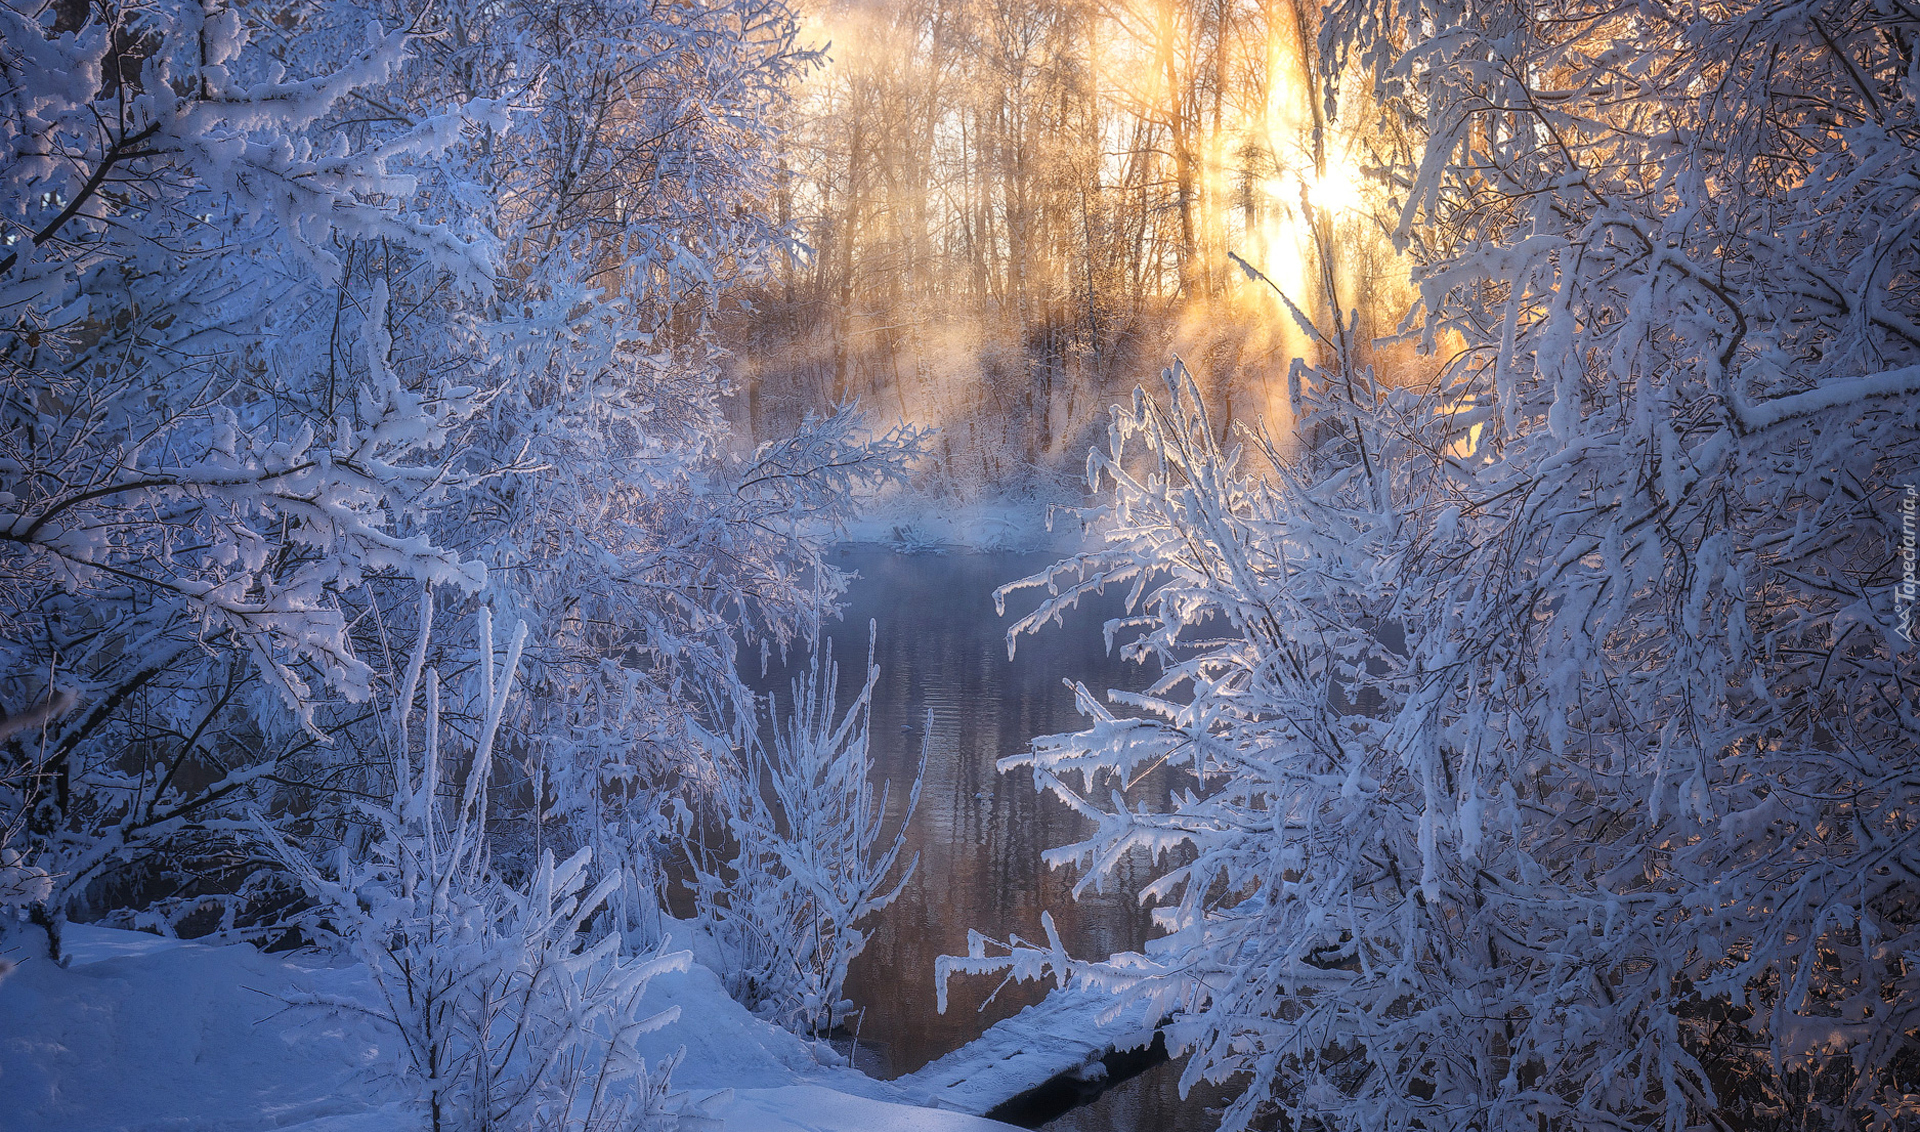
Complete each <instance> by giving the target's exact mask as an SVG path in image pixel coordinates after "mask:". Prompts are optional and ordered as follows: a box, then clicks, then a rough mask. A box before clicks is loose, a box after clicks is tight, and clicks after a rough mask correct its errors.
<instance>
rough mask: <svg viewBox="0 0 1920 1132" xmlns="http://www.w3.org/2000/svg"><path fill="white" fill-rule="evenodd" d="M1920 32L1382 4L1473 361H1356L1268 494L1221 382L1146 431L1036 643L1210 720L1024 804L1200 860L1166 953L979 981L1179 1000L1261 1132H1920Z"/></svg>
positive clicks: (1129, 424) (1056, 951)
mask: <svg viewBox="0 0 1920 1132" xmlns="http://www.w3.org/2000/svg"><path fill="white" fill-rule="evenodd" d="M1916 34H1920V26H1916V23H1915V21H1914V19H1913V17H1912V15H1911V14H1910V13H1908V12H1906V11H1905V10H1904V9H1901V8H1899V7H1898V6H1886V5H1855V4H1824V3H1815V4H1806V5H1798V6H1793V7H1789V8H1779V7H1764V6H1739V5H1735V6H1733V7H1721V8H1713V9H1693V8H1689V9H1686V10H1684V11H1682V10H1668V9H1655V8H1649V7H1647V6H1637V7H1633V8H1628V9H1621V8H1616V7H1609V6H1607V5H1587V4H1584V3H1580V2H1578V0H1575V2H1568V3H1560V2H1555V3H1550V4H1547V5H1545V6H1541V5H1531V6H1522V5H1512V4H1506V3H1498V2H1496V3H1491V4H1473V5H1465V6H1461V5H1455V4H1449V3H1435V4H1429V3H1424V2H1419V0H1415V2H1411V3H1404V4H1401V3H1396V4H1388V5H1380V4H1375V3H1371V2H1365V0H1354V2H1353V3H1345V4H1336V5H1334V6H1333V7H1331V8H1330V9H1329V12H1328V16H1327V22H1326V24H1325V30H1324V35H1323V38H1322V50H1323V52H1324V53H1325V58H1326V60H1327V66H1328V70H1329V73H1330V74H1333V75H1335V76H1337V75H1338V74H1339V73H1340V72H1341V70H1342V68H1344V67H1346V66H1347V65H1349V64H1353V65H1357V66H1359V67H1360V68H1361V69H1362V70H1363V72H1364V73H1365V75H1366V76H1367V77H1369V78H1371V79H1372V80H1373V82H1374V83H1375V84H1376V87H1375V90H1376V93H1378V94H1379V95H1380V96H1381V98H1382V99H1383V103H1382V105H1383V107H1384V112H1385V119H1384V121H1383V129H1382V130H1381V131H1380V133H1379V138H1380V141H1379V143H1378V146H1379V148H1378V150H1377V152H1376V153H1375V154H1374V155H1373V159H1374V161H1375V162H1376V163H1377V165H1378V167H1380V168H1382V169H1384V170H1386V171H1388V172H1389V173H1390V174H1391V176H1390V177H1388V178H1387V180H1388V181H1389V182H1390V184H1391V185H1392V186H1396V187H1395V188H1393V189H1392V190H1391V191H1392V192H1393V194H1394V195H1395V200H1394V203H1395V204H1396V205H1397V206H1398V209H1399V211H1398V217H1397V233H1398V237H1399V239H1400V240H1401V241H1402V242H1403V243H1404V245H1405V246H1406V247H1407V248H1408V250H1409V251H1410V252H1411V253H1412V254H1413V255H1414V257H1415V260H1416V262H1417V263H1418V265H1419V270H1418V275H1417V278H1418V280H1419V282H1420V284H1421V288H1422V296H1423V297H1422V300H1421V307H1420V308H1419V309H1418V310H1416V311H1415V312H1413V315H1412V316H1411V318H1410V322H1409V325H1410V326H1413V327H1415V328H1416V330H1417V331H1418V332H1420V333H1422V334H1424V336H1425V337H1426V340H1427V342H1428V344H1429V345H1430V346H1439V345H1447V346H1448V348H1449V349H1450V350H1452V351H1454V353H1453V355H1452V359H1451V361H1450V363H1449V364H1447V365H1446V366H1444V367H1443V368H1442V370H1441V372H1440V374H1439V376H1438V377H1436V378H1433V379H1431V380H1425V381H1419V382H1415V383H1412V384H1409V385H1406V386H1403V387H1398V388H1393V387H1388V386H1387V385H1386V384H1384V383H1383V382H1381V381H1378V380H1376V376H1375V375H1374V374H1373V373H1372V372H1371V371H1370V370H1368V369H1365V368H1363V367H1361V366H1359V365H1358V364H1357V363H1356V362H1355V361H1354V353H1355V351H1354V350H1353V348H1352V346H1351V344H1350V342H1349V341H1348V333H1349V332H1347V331H1344V330H1343V329H1342V328H1341V327H1339V326H1334V325H1329V326H1328V327H1326V328H1321V329H1316V328H1314V327H1312V326H1311V325H1308V326H1307V329H1308V331H1309V332H1310V333H1312V334H1313V335H1314V337H1315V342H1316V352H1317V356H1318V358H1319V359H1320V362H1319V364H1317V365H1306V364H1304V363H1303V364H1302V365H1300V366H1299V367H1298V368H1297V369H1296V370H1295V374H1294V377H1295V383H1294V384H1295V390H1294V392H1295V397H1294V400H1295V408H1296V419H1295V427H1296V436H1295V437H1294V438H1293V443H1290V444H1284V445H1283V444H1282V443H1279V442H1276V441H1274V440H1272V439H1271V438H1270V437H1268V436H1267V435H1265V434H1264V433H1259V434H1253V433H1242V434H1241V435H1240V441H1241V443H1243V444H1244V445H1245V447H1244V448H1241V447H1238V446H1236V447H1231V448H1230V447H1226V446H1225V445H1224V443H1223V441H1222V440H1221V438H1220V437H1219V436H1218V434H1217V433H1216V431H1215V430H1214V428H1213V427H1212V426H1211V425H1210V424H1209V422H1208V421H1207V419H1206V415H1205V413H1204V411H1203V409H1202V407H1201V403H1200V401H1199V398H1198V396H1197V394H1196V392H1195V389H1194V386H1193V383H1192V381H1191V380H1190V379H1189V378H1188V377H1187V376H1186V375H1185V373H1184V371H1183V370H1181V369H1179V368H1177V367H1176V369H1175V370H1174V371H1172V372H1171V373H1170V374H1169V379H1168V382H1167V387H1166V390H1165V392H1164V396H1163V397H1159V398H1148V397H1146V396H1144V395H1141V396H1140V397H1138V398H1136V400H1135V402H1134V404H1133V405H1132V406H1130V407H1125V408H1122V409H1119V410H1116V415H1115V422H1114V426H1113V430H1112V434H1111V441H1110V443H1109V445H1108V447H1107V449H1106V450H1105V451H1102V452H1096V453H1094V454H1093V455H1092V456H1091V457H1090V462H1089V479H1090V481H1091V483H1092V486H1094V487H1095V488H1096V489H1097V490H1098V491H1099V492H1100V493H1101V496H1102V502H1101V505H1100V507H1099V508H1097V509H1096V510H1095V512H1094V513H1093V514H1092V515H1091V516H1090V518H1094V519H1097V520H1099V521H1100V522H1101V523H1102V524H1103V529H1104V531H1105V539H1106V545H1105V546H1104V547H1102V548H1099V549H1097V550H1094V551H1091V552H1088V553H1086V554H1083V555H1080V556H1078V557H1076V558H1074V559H1070V560H1068V561H1066V562H1063V563H1061V564H1060V565H1058V566H1056V567H1055V568H1054V569H1052V570H1050V571H1048V572H1047V573H1045V574H1043V575H1040V576H1038V577H1036V578H1033V579H1029V580H1028V582H1027V583H1025V584H1029V585H1034V586H1040V587H1043V588H1044V589H1045V590H1046V592H1047V600H1046V602H1045V603H1044V604H1043V606H1042V608H1041V610H1040V611H1039V612H1038V613H1037V614H1035V616H1034V617H1033V618H1030V619H1029V620H1028V621H1026V622H1024V623H1023V624H1022V626H1021V627H1020V630H1019V631H1023V632H1024V631H1028V630H1031V629H1034V628H1038V627H1040V626H1041V625H1043V624H1045V623H1046V621H1047V619H1048V618H1049V617H1051V616H1052V615H1053V614H1054V613H1056V612H1058V611H1059V610H1060V609H1062V608H1063V607H1065V606H1067V605H1070V604H1072V603H1073V602H1074V601H1075V600H1076V598H1077V597H1078V596H1080V595H1081V594H1083V593H1085V592H1087V591H1088V590H1090V589H1094V588H1098V587H1101V586H1122V587H1125V588H1126V589H1127V592H1128V593H1129V595H1130V600H1131V609H1132V616H1131V618H1130V619H1128V620H1124V621H1120V622H1115V623H1113V624H1112V625H1111V626H1110V629H1109V631H1110V634H1111V635H1112V638H1113V639H1114V640H1115V641H1116V642H1117V644H1118V647H1121V648H1122V649H1123V650H1125V651H1126V652H1128V653H1129V654H1132V655H1136V656H1140V657H1142V658H1147V659H1150V660H1152V661H1153V662H1155V663H1157V664H1158V665H1159V666H1160V668H1161V671H1162V672H1163V673H1164V675H1163V676H1162V677H1161V678H1160V679H1159V680H1158V681H1157V682H1156V683H1155V685H1154V686H1153V687H1152V688H1151V689H1150V690H1149V691H1147V692H1146V693H1143V694H1141V695H1138V696H1118V695H1116V696H1114V697H1112V698H1111V701H1110V703H1111V706H1110V704H1109V703H1103V702H1102V701H1101V700H1100V698H1098V697H1096V696H1094V695H1093V694H1091V692H1089V691H1088V690H1086V689H1081V692H1080V703H1081V707H1082V709H1083V710H1084V711H1085V713H1086V714H1087V716H1088V718H1089V728H1088V729H1087V730H1085V731H1083V732H1080V733H1078V734H1073V735H1060V736H1052V737H1048V738H1043V739H1041V740H1038V741H1036V742H1035V744H1034V745H1033V747H1032V749H1031V750H1030V751H1029V752H1028V753H1026V754H1023V755H1020V756H1016V757H1014V758H1012V759H1009V760H1006V761H1005V762H1004V764H1003V765H1005V766H1008V767H1024V768H1027V769H1029V770H1030V771H1031V773H1032V774H1033V776H1034V781H1035V783H1036V785H1037V786H1038V787H1040V788H1042V789H1046V790H1049V791H1051V792H1053V793H1054V794H1056V795H1057V796H1059V797H1061V798H1063V799H1064V800H1066V801H1067V802H1068V804H1070V805H1072V806H1073V807H1074V808H1075V809H1077V810H1078V811H1080V812H1081V813H1083V814H1085V815H1086V816H1087V817H1088V818H1089V819H1090V820H1091V821H1092V822H1093V823H1095V827H1096V828H1095V831H1094V832H1093V833H1092V834H1091V835H1090V836H1089V837H1088V838H1086V839H1085V840H1083V841H1081V842H1079V843H1077V844H1075V845H1071V846H1065V847H1062V848H1060V849H1058V850H1056V851H1054V853H1053V854H1052V855H1051V858H1050V859H1051V860H1052V861H1054V862H1055V863H1056V864H1061V865H1066V864H1069V863H1071V864H1074V865H1076V866H1077V867H1078V868H1079V869H1080V870H1081V880H1080V883H1081V884H1082V885H1083V886H1085V885H1095V884H1100V883H1103V882H1104V881H1105V880H1106V879H1108V878H1111V877H1112V876H1113V874H1114V871H1115V869H1116V867H1117V866H1118V865H1119V864H1120V862H1121V861H1122V860H1124V859H1125V858H1126V857H1127V856H1128V855H1129V854H1132V853H1136V852H1143V853H1148V854H1152V855H1153V856H1154V858H1155V859H1156V860H1157V861H1158V862H1159V867H1160V878H1159V879H1158V880H1157V881H1156V882H1155V883H1154V884H1152V885H1150V886H1149V887H1148V889H1147V890H1146V893H1145V895H1146V896H1148V897H1151V898H1153V899H1154V900H1155V901H1156V903H1157V905H1158V906H1157V907H1156V909H1155V916H1156V920H1157V923H1158V924H1159V926H1160V927H1161V929H1162V930H1163V933H1164V934H1163V935H1162V936H1161V937H1159V938H1157V939H1155V940H1153V941H1151V942H1150V943H1149V944H1148V945H1147V946H1146V948H1145V949H1144V950H1143V952H1141V953H1139V954H1125V955H1118V956H1113V957H1111V958H1109V959H1107V960H1104V961H1096V962H1090V961H1083V960H1076V959H1073V958H1072V957H1070V956H1068V955H1066V954H1065V953H1064V951H1063V949H1061V948H1060V947H1059V946H1058V944H1057V942H1056V941H1052V940H1049V941H1048V942H1046V943H1044V944H1042V943H1032V944H1029V943H1026V942H1024V941H1020V940H1017V939H1010V940H1008V941H1007V945H1008V946H1006V947H1004V948H1002V947H996V946H994V945H993V941H990V940H987V939H985V938H976V939H975V940H974V945H973V946H972V948H971V949H970V950H971V954H970V955H968V956H965V957H954V958H952V959H949V960H947V961H946V962H945V963H944V964H943V969H944V973H948V974H958V973H966V972H978V973H987V972H995V971H1008V972H1011V973H1013V974H1015V975H1019V976H1022V977H1035V976H1038V975H1041V974H1050V975H1053V976H1054V977H1056V978H1063V979H1064V978H1073V979H1078V980H1082V981H1085V982H1087V983H1090V984H1093V985H1098V986H1105V987H1107V988H1109V989H1112V990H1114V991H1116V992H1118V993H1119V994H1121V995H1122V996H1125V997H1128V998H1145V999H1148V1000H1150V1002H1151V1004H1152V1007H1153V1008H1154V1009H1156V1010H1165V1011H1168V1012H1171V1013H1173V1014H1174V1015H1175V1018H1176V1021H1175V1025H1174V1028H1173V1029H1172V1031H1171V1032H1170V1035H1171V1039H1172V1042H1173V1044H1175V1045H1178V1046H1181V1047H1183V1048H1185V1049H1187V1050H1188V1051H1189V1052H1190V1053H1191V1054H1192V1057H1191V1060H1190V1061H1189V1062H1188V1067H1187V1070H1186V1079H1187V1080H1188V1081H1192V1080H1195V1079H1197V1078H1200V1077H1202V1076H1205V1077H1209V1078H1213V1079H1217V1080H1226V1079H1228V1078H1230V1077H1232V1076H1233V1075H1234V1074H1239V1073H1244V1074H1247V1075H1248V1077H1247V1078H1246V1080H1247V1081H1248V1082H1249V1084H1248V1085H1247V1087H1246V1089H1245V1090H1244V1091H1243V1093H1242V1094H1241V1096H1240V1098H1239V1100H1238V1101H1237V1102H1236V1103H1235V1104H1234V1105H1233V1106H1232V1108H1230V1109H1229V1111H1228V1112H1227V1114H1226V1120H1225V1125H1226V1127H1229V1128H1240V1127H1246V1126H1247V1125H1248V1123H1249V1122H1250V1121H1252V1120H1253V1119H1254V1118H1255V1117H1256V1115H1257V1114H1258V1113H1259V1112H1260V1111H1261V1110H1262V1109H1263V1108H1266V1107H1268V1106H1273V1107H1278V1108H1281V1109H1283V1110H1285V1113H1286V1118H1287V1119H1289V1120H1291V1121H1293V1122H1294V1124H1295V1125H1299V1126H1315V1127H1325V1128H1337V1129H1354V1130H1358V1129H1367V1130H1368V1132H1380V1130H1389V1129H1411V1128H1432V1127H1453V1128H1490V1129H1492V1128H1498V1129H1505V1128H1517V1127H1528V1128H1532V1127H1551V1128H1556V1129H1570V1130H1571V1129H1596V1130H1597V1129H1611V1128H1619V1127H1623V1126H1632V1127H1647V1128H1661V1129H1666V1130H1668V1132H1682V1130H1685V1129H1706V1128H1728V1127H1742V1128H1789V1127H1791V1128H1803V1127H1807V1128H1812V1127H1819V1128H1866V1129H1878V1130H1892V1129H1895V1128H1899V1127H1904V1126H1906V1125H1909V1124H1911V1123H1912V1122H1913V1121H1914V1120H1915V1119H1916V1118H1920V1062H1916V1060H1915V1054H1914V1050H1915V1046H1914V1044H1913V1043H1914V1035H1915V1034H1916V1033H1920V965H1916V961H1915V959H1916V956H1920V914H1916V909H1920V886H1916V882H1915V878H1916V877H1920V837H1916V833H1915V824H1914V816H1913V815H1914V814H1915V813H1916V812H1917V808H1920V778H1916V776H1915V773H1914V768H1915V751H1916V750H1920V717H1917V716H1916V712H1915V708H1914V692H1913V690H1914V688H1915V687H1917V686H1920V651H1916V650H1915V648H1914V647H1913V645H1912V643H1911V641H1910V639H1909V634H1910V626H1906V625H1902V624H1901V623H1900V620H1901V617H1902V616H1903V611H1902V609H1901V607H1900V606H1899V604H1898V602H1897V601H1896V596H1895V586H1896V583H1897V580H1898V579H1897V574H1896V564H1897V563H1898V562H1899V561H1900V559H1899V547H1900V541H1901V538H1902V531H1901V528H1900V520H1899V516H1898V513H1897V505H1896V499H1897V497H1898V495H1899V493H1900V492H1901V490H1902V486H1903V484H1904V483H1905V482H1906V481H1909V480H1911V479H1912V478H1913V477H1914V475H1915V469H1917V468H1920V417H1917V416H1916V414H1920V397H1916V394H1920V364H1916V363H1920V333H1916V330H1915V325H1916V324H1915V319H1916V317H1920V310H1916V309H1915V292H1914V290H1913V288H1912V287H1911V286H1910V282H1911V276H1912V273H1913V271H1914V270H1915V268H1916V266H1920V244H1917V243H1916V238H1915V237H1916V232H1920V228H1916V226H1915V224H1914V217H1915V216H1916V215H1920V213H1917V212H1916V210H1920V183H1916V182H1915V181H1914V179H1913V178H1912V177H1911V176H1910V175H1908V174H1907V173H1906V172H1905V171H1906V170H1908V169H1910V168H1911V167H1912V164H1913V159H1914V146H1915V137H1916V136H1920V135H1916V133H1915V130H1914V125H1915V123H1916V121H1920V84H1916V79H1915V74H1916V72H1915V71H1914V70H1913V68H1912V67H1911V65H1910V64H1911V58H1912V52H1911V44H1912V42H1913V39H1914V36H1915V35H1916ZM1347 110H1348V111H1349V112H1354V108H1353V106H1352V104H1351V101H1349V103H1348V105H1347ZM1396 146H1398V147H1400V148H1395V147H1396ZM1896 169H1898V170H1901V172H1899V173H1897V174H1896V173H1895V172H1894V170H1896ZM1318 254H1320V255H1322V256H1323V257H1330V256H1335V255H1337V254H1338V253H1337V251H1336V250H1335V249H1332V248H1330V247H1327V246H1322V247H1321V248H1320V249H1319V252H1318ZM1339 278H1340V276H1339V273H1338V272H1337V271H1333V270H1329V271H1326V272H1323V273H1322V280H1323V283H1324V285H1325V287H1326V288H1327V291H1328V293H1327V294H1326V295H1324V296H1323V303H1322V304H1320V305H1322V306H1323V307H1324V308H1325V309H1330V310H1332V311H1336V312H1339V311H1345V310H1347V309H1348V305H1349V303H1350V302H1351V297H1350V296H1343V295H1341V294H1340V293H1339V292H1338V286H1339ZM1297 311H1298V308H1297V307H1296V312H1297ZM1301 321H1302V322H1303V323H1306V322H1307V320H1306V319H1305V317H1304V315H1302V316H1301ZM1341 321H1345V320H1341ZM1249 455H1251V456H1252V457H1254V458H1258V459H1260V460H1261V462H1262V464H1263V465H1264V466H1259V467H1251V466H1247V465H1246V464H1244V463H1243V460H1245V459H1247V458H1248V457H1249ZM1155 767H1164V768H1166V770H1167V771H1168V772H1170V773H1173V774H1175V775H1176V776H1177V777H1178V778H1179V779H1180V781H1181V783H1182V785H1181V786H1180V787H1179V788H1178V789H1177V791H1176V794H1175V797H1174V799H1173V802H1172V804H1171V805H1170V806H1168V807H1165V808H1159V807H1155V806H1153V805H1150V804H1146V803H1137V802H1134V801H1132V800H1130V798H1129V795H1128V793H1127V787H1128V786H1129V784H1131V783H1133V782H1135V781H1136V780H1137V779H1138V778H1139V776H1140V775H1141V774H1142V772H1144V771H1146V770H1148V769H1149V768H1155Z"/></svg>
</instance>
